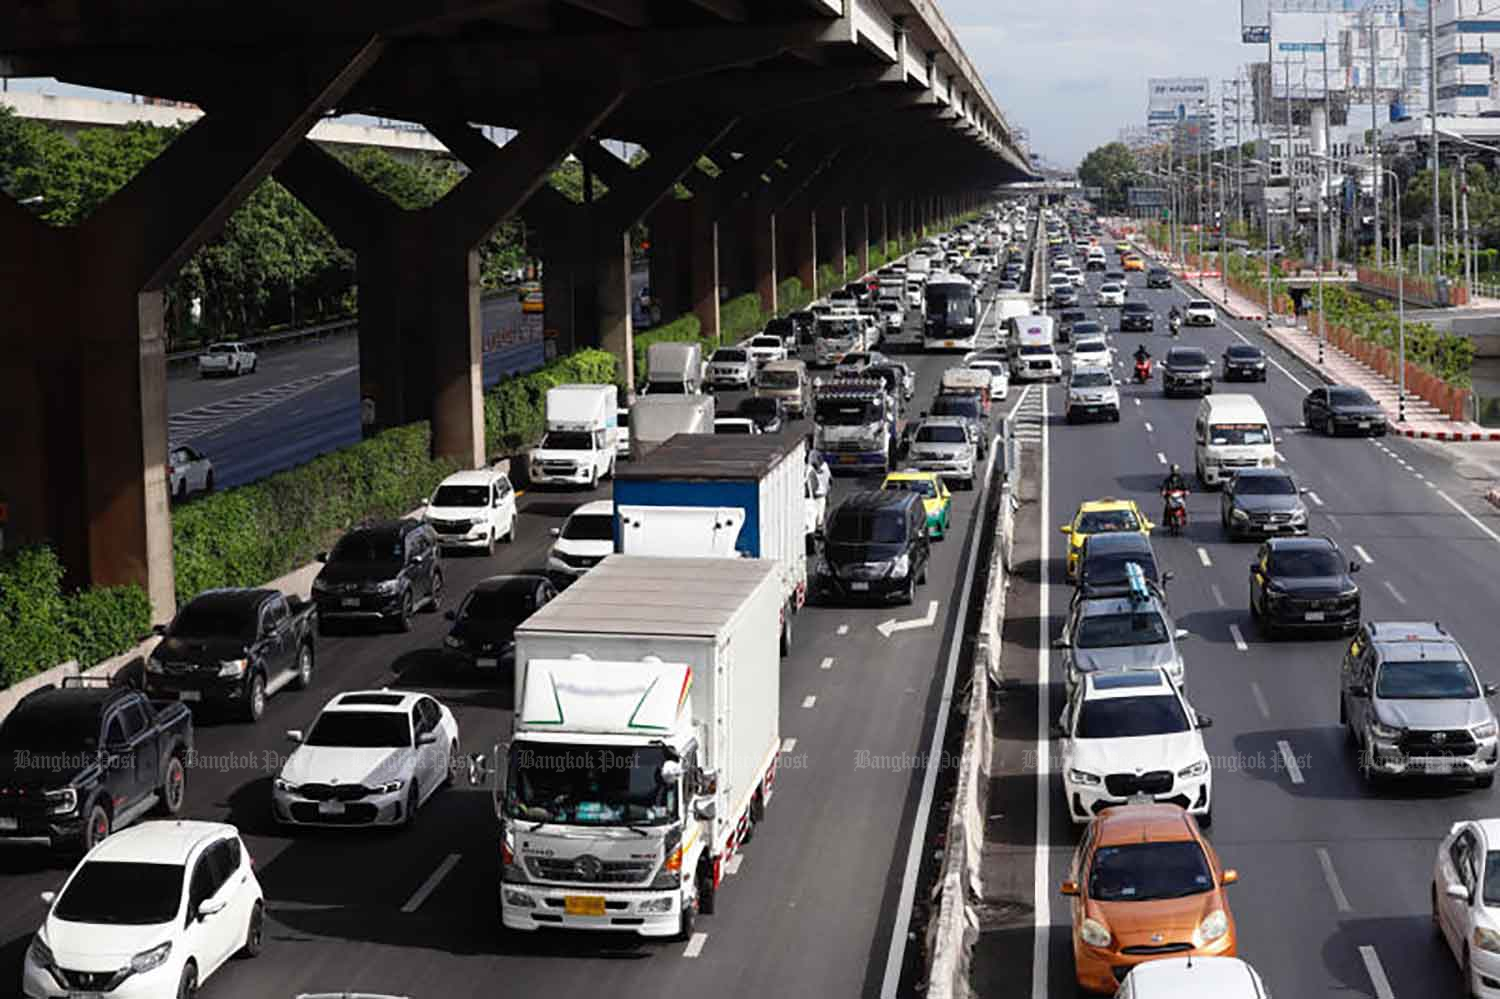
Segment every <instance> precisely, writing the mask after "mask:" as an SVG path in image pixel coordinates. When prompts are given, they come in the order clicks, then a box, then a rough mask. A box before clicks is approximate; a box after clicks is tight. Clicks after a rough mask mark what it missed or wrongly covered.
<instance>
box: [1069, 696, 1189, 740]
mask: <svg viewBox="0 0 1500 999" xmlns="http://www.w3.org/2000/svg"><path fill="white" fill-rule="evenodd" d="M1188 728H1189V726H1188V720H1187V714H1186V712H1184V711H1183V710H1182V704H1181V703H1179V702H1178V700H1177V698H1176V697H1173V696H1172V695H1171V694H1152V695H1150V696H1148V697H1110V698H1096V699H1094V700H1089V701H1084V702H1083V708H1082V710H1080V711H1079V712H1078V730H1077V732H1076V733H1075V735H1076V737H1077V738H1079V739H1133V738H1136V737H1138V736H1143V735H1170V734H1171V733H1173V732H1186V731H1187V730H1188Z"/></svg>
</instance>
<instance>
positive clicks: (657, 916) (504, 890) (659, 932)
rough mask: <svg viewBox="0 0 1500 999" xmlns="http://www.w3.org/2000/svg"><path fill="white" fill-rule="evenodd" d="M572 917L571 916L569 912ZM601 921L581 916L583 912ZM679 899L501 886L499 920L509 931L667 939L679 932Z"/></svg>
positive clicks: (665, 894)
mask: <svg viewBox="0 0 1500 999" xmlns="http://www.w3.org/2000/svg"><path fill="white" fill-rule="evenodd" d="M570 900H571V907H572V908H573V910H574V911H573V912H569V911H568V909H569V908H570ZM600 906H602V907H603V910H604V911H603V915H597V914H595V915H582V914H580V913H581V912H583V911H586V910H593V911H594V912H597V911H598V909H599V907H600ZM681 915H682V895H681V893H680V892H677V891H671V890H668V891H609V892H604V893H599V892H595V893H593V894H590V893H589V889H586V888H583V887H581V886H580V887H579V888H577V889H572V890H569V889H565V888H562V887H561V886H556V887H554V886H547V885H530V884H502V885H501V886H500V919H501V922H503V923H504V924H505V928H506V929H510V930H528V931H529V930H543V929H558V930H593V931H596V932H597V931H604V932H612V933H619V932H622V931H623V932H629V933H635V934H637V935H639V936H643V937H670V936H674V935H676V933H677V932H678V930H679V929H680V921H681Z"/></svg>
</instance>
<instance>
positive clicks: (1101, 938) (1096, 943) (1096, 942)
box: [1078, 919, 1110, 947]
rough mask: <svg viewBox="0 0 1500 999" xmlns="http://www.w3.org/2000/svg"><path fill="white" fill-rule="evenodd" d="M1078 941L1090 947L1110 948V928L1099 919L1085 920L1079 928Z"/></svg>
mask: <svg viewBox="0 0 1500 999" xmlns="http://www.w3.org/2000/svg"><path fill="white" fill-rule="evenodd" d="M1078 939H1080V940H1082V941H1083V942H1084V943H1086V944H1088V945H1089V946H1090V947H1108V946H1109V939H1110V937H1109V928H1108V927H1106V926H1105V925H1104V924H1103V923H1101V922H1099V921H1098V920H1097V919H1085V920H1084V921H1083V923H1082V924H1080V925H1079V927H1078Z"/></svg>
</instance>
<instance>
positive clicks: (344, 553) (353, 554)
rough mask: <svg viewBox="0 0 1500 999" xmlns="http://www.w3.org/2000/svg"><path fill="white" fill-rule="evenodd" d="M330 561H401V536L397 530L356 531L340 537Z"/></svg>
mask: <svg viewBox="0 0 1500 999" xmlns="http://www.w3.org/2000/svg"><path fill="white" fill-rule="evenodd" d="M328 561H330V562H399V561H401V536H400V535H399V534H397V533H396V532H395V531H356V532H355V533H353V534H346V535H344V537H342V538H341V539H339V543H338V544H337V545H335V546H334V549H333V552H332V553H331V554H329V556H328Z"/></svg>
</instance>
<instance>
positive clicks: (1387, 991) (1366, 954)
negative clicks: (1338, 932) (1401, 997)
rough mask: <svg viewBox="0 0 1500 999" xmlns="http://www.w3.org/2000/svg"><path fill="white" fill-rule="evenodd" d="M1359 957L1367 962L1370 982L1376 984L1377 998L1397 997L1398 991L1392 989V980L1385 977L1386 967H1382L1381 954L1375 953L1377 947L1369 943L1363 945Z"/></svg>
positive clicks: (1366, 966) (1388, 998)
mask: <svg viewBox="0 0 1500 999" xmlns="http://www.w3.org/2000/svg"><path fill="white" fill-rule="evenodd" d="M1359 957H1360V960H1362V961H1364V962H1365V972H1366V974H1368V975H1369V976H1370V984H1371V985H1373V986H1375V999H1396V993H1394V992H1392V991H1391V980H1390V979H1389V978H1387V977H1385V968H1383V967H1381V965H1380V955H1378V954H1376V953H1375V948H1374V947H1371V946H1370V945H1369V944H1365V945H1363V946H1361V947H1360V948H1359Z"/></svg>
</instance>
